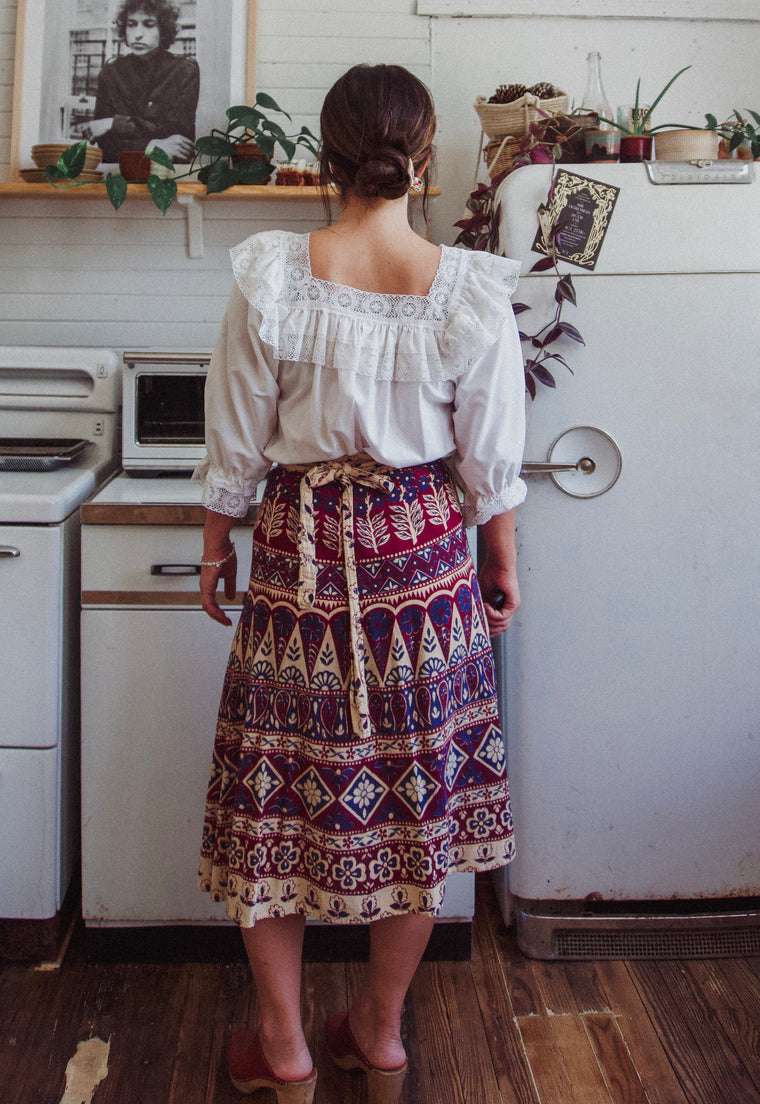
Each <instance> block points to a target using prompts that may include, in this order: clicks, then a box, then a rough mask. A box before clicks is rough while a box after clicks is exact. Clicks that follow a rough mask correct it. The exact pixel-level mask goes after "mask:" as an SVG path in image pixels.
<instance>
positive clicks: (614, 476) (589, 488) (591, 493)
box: [522, 425, 623, 498]
mask: <svg viewBox="0 0 760 1104" xmlns="http://www.w3.org/2000/svg"><path fill="white" fill-rule="evenodd" d="M579 453H580V460H575V459H573V457H575V456H578V454H579ZM622 467H623V457H622V454H621V452H620V449H619V447H618V444H617V442H616V441H615V440H613V438H612V437H610V435H609V433H605V431H604V430H603V429H597V427H596V426H587V425H582V426H573V427H572V428H571V429H566V430H565V431H564V433H560V435H559V437H557V438H555V440H554V441H552V443H551V445H550V446H549V451H548V453H547V456H546V460H542V461H532V460H529V461H527V462H525V463H523V466H522V473H523V474H524V475H548V476H549V477H550V478H551V480H552V482H553V483H554V485H555V486H556V487H557V488H558V489H559V490H560V491H562V493H563V494H566V495H569V496H570V497H571V498H598V496H599V495H602V494H604V493H605V491H608V490H609V489H610V487H614V485H615V483H617V480H618V476H619V475H620V472H621V470H622Z"/></svg>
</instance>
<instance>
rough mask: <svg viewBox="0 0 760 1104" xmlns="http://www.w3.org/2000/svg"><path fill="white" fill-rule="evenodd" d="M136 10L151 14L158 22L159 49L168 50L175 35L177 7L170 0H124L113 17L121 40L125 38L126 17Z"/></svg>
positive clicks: (177, 19) (177, 17)
mask: <svg viewBox="0 0 760 1104" xmlns="http://www.w3.org/2000/svg"><path fill="white" fill-rule="evenodd" d="M136 11H144V12H145V14H146V15H152V16H154V17H155V19H156V20H157V22H158V36H159V37H158V41H159V49H161V50H168V49H169V47H170V46H171V44H172V43H173V42H174V40H175V39H176V37H177V27H178V21H179V8H178V7H176V5H175V4H173V3H172V2H171V0H124V2H123V3H122V5H121V7H120V8H119V11H118V12H117V14H116V18H115V19H114V24H115V25H116V33H117V34H118V36H119V38H120V39H122V41H124V42H126V38H127V19H128V18H129V16H130V15H132V14H133V13H134V12H136Z"/></svg>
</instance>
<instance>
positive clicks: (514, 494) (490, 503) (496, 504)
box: [462, 479, 528, 525]
mask: <svg viewBox="0 0 760 1104" xmlns="http://www.w3.org/2000/svg"><path fill="white" fill-rule="evenodd" d="M527 493H528V488H527V487H526V485H525V483H524V481H523V480H522V479H516V480H515V482H514V483H513V484H512V485H511V486H509V487H505V488H504V490H503V491H502V492H501V494H498V495H493V496H488V495H471V494H470V493H469V492H468V491H465V495H464V504H463V508H462V514H463V516H464V523H465V525H485V523H486V522H487V521H490V519H491V518H492V517H494V516H495V515H496V514H504V513H506V512H507V510H512V509H514V507H515V506H519V505H520V503H521V502H523V501H524V500H525V496H526V495H527Z"/></svg>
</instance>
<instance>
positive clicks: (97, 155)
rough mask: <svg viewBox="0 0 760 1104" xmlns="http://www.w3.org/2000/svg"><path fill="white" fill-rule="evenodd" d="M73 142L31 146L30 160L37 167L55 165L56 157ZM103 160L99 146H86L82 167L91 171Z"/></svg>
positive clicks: (42, 167)
mask: <svg viewBox="0 0 760 1104" xmlns="http://www.w3.org/2000/svg"><path fill="white" fill-rule="evenodd" d="M73 144H74V143H73V142H48V143H46V144H42V145H38V146H32V160H33V161H34V163H35V165H36V166H37V168H38V169H44V168H47V166H48V165H55V164H56V162H57V161H58V158H59V157H60V156H61V154H62V153H63V152H64V150H67V149H68V148H69V146H71V145H73ZM102 160H103V154H102V152H101V150H100V147H99V146H88V147H87V149H86V151H85V155H84V169H85V171H86V172H93V171H94V170H95V169H96V168H97V167H98V165H99V164H100V162H101V161H102Z"/></svg>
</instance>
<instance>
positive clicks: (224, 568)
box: [200, 542, 237, 625]
mask: <svg viewBox="0 0 760 1104" xmlns="http://www.w3.org/2000/svg"><path fill="white" fill-rule="evenodd" d="M230 543H231V542H230ZM229 552H230V548H229V547H228V548H227V549H225V550H224V551H221V552H218V553H215V554H212V553H207V552H204V554H203V559H204V561H206V562H208V561H209V560H211V561H217V560H224V561H225V562H224V563H223V564H221V565H220V566H219V567H203V566H202V565H201V579H200V589H201V605H202V607H203V609H204V610H205V612H206V613H207V614H208V615H209V617H211V618H212V619H213V620H214V621H218V622H219V624H220V625H231V624H232V621H231V620H230V618H229V617H228V616H227V614H226V613H225V612H224V610H223V609H222V607H221V606H220V605H219V603H218V602H217V600H216V588H217V586H218V584H219V580H220V579H222V580H223V581H224V596H225V598H226V599H227V601H228V602H232V601H233V600H234V598H235V593H236V589H235V586H236V582H237V556H236V554H235V549H234V548H233V549H232V555H231V556H230V557H229V559H225V557H226V556H227V555H228V554H229Z"/></svg>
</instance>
